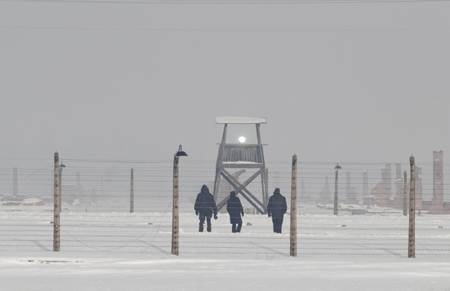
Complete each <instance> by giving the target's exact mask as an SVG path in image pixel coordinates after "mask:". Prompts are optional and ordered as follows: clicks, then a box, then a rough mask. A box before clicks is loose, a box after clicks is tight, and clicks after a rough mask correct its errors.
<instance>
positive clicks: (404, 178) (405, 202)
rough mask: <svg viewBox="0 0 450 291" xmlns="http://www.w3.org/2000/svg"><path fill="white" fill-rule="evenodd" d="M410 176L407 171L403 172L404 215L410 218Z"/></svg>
mask: <svg viewBox="0 0 450 291" xmlns="http://www.w3.org/2000/svg"><path fill="white" fill-rule="evenodd" d="M407 183H408V176H407V174H406V171H404V172H403V215H404V216H408V193H407V190H406V189H408V184H407Z"/></svg>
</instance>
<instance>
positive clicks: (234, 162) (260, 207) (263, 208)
mask: <svg viewBox="0 0 450 291" xmlns="http://www.w3.org/2000/svg"><path fill="white" fill-rule="evenodd" d="M266 123H267V120H266V118H254V117H217V118H216V124H224V128H223V136H222V142H221V143H220V144H219V153H218V155H217V163H216V177H215V180H214V199H215V200H216V201H218V200H217V199H218V198H219V184H220V179H221V177H223V178H224V179H225V180H226V181H227V182H228V183H230V185H231V186H232V187H233V188H234V189H235V190H234V191H235V192H236V194H241V195H242V197H244V198H245V199H246V200H247V201H248V202H249V203H250V204H251V205H252V206H253V207H254V208H255V209H256V210H257V211H258V212H260V213H261V214H264V213H266V212H267V203H268V201H269V196H268V193H267V187H268V186H267V185H268V184H267V182H268V181H267V172H266V164H265V161H264V152H263V145H262V144H261V133H260V129H259V128H260V125H261V124H266ZM235 124H255V126H256V137H257V142H258V143H257V144H245V143H237V144H236V143H234V144H233V143H227V129H228V125H235ZM229 169H252V170H256V172H255V173H254V174H253V175H252V176H251V177H250V178H248V179H247V180H246V181H245V182H244V183H240V182H239V181H238V180H237V179H236V178H235V177H234V176H233V175H232V174H231V173H230V172H229ZM258 176H261V194H262V195H261V196H262V202H261V201H260V200H258V198H256V196H255V195H253V194H252V193H251V192H250V191H249V190H248V189H247V188H246V187H247V186H248V185H249V184H250V183H251V182H252V181H253V180H255V179H256V178H257V177H258ZM228 198H229V193H226V196H225V198H224V199H223V200H222V201H219V202H218V203H217V208H218V209H219V210H220V209H221V208H222V207H224V206H225V205H226V203H227V200H228Z"/></svg>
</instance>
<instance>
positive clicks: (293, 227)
mask: <svg viewBox="0 0 450 291" xmlns="http://www.w3.org/2000/svg"><path fill="white" fill-rule="evenodd" d="M290 255H291V257H296V256H297V155H293V156H292V183H291V252H290Z"/></svg>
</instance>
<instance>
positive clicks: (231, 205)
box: [227, 192, 244, 224]
mask: <svg viewBox="0 0 450 291" xmlns="http://www.w3.org/2000/svg"><path fill="white" fill-rule="evenodd" d="M227 211H228V214H229V215H230V223H231V224H233V223H242V218H241V214H242V215H244V208H242V204H241V200H239V198H238V197H236V194H234V192H232V194H230V199H228V201H227Z"/></svg>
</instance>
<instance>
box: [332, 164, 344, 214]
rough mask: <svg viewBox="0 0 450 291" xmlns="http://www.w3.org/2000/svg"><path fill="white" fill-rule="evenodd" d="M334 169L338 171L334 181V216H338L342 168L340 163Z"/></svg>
mask: <svg viewBox="0 0 450 291" xmlns="http://www.w3.org/2000/svg"><path fill="white" fill-rule="evenodd" d="M334 169H335V170H336V178H335V180H334V215H338V171H339V170H340V169H342V167H341V166H339V163H338V164H337V165H336V167H334Z"/></svg>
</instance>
